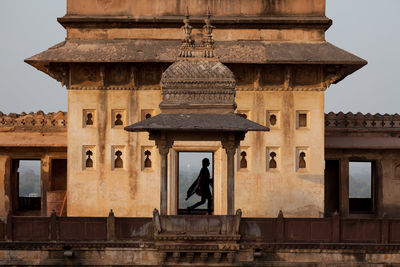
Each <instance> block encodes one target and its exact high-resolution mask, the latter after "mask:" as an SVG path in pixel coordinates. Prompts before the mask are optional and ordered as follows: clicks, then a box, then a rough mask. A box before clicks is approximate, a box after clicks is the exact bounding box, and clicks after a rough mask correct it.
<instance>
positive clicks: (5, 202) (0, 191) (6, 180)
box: [0, 155, 11, 220]
mask: <svg viewBox="0 0 400 267" xmlns="http://www.w3.org/2000/svg"><path fill="white" fill-rule="evenodd" d="M10 170H11V158H10V157H9V156H8V155H1V156H0V218H3V219H4V220H5V218H6V217H7V215H8V212H9V209H10V199H9V196H10V192H9V191H10Z"/></svg>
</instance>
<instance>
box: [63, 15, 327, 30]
mask: <svg viewBox="0 0 400 267" xmlns="http://www.w3.org/2000/svg"><path fill="white" fill-rule="evenodd" d="M57 20H58V22H59V23H60V24H61V25H62V26H63V27H64V28H148V27H154V28H160V25H162V27H164V28H180V27H181V25H182V16H159V17H146V16H138V17H134V18H133V17H127V16H71V15H68V16H64V17H60V18H58V19H57ZM191 24H192V25H193V26H194V27H195V28H200V27H202V26H203V25H204V17H191ZM213 24H214V25H215V26H216V27H217V28H219V29H289V28H316V29H323V30H324V31H326V30H327V29H328V28H329V27H330V26H331V25H332V20H331V19H328V18H327V17H325V16H323V17H321V16H318V17H315V16H309V17H308V16H301V17H300V16H299V17H297V16H281V17H259V16H246V17H214V18H213Z"/></svg>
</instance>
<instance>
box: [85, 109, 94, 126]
mask: <svg viewBox="0 0 400 267" xmlns="http://www.w3.org/2000/svg"><path fill="white" fill-rule="evenodd" d="M95 125H96V112H95V110H94V109H84V110H83V114H82V126H83V128H85V127H94V126H95Z"/></svg>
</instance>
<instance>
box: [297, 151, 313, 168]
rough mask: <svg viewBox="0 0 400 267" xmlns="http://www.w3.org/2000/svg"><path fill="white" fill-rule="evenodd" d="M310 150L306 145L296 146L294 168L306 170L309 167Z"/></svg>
mask: <svg viewBox="0 0 400 267" xmlns="http://www.w3.org/2000/svg"><path fill="white" fill-rule="evenodd" d="M309 154H310V152H309V149H308V148H307V147H297V148H296V170H297V171H307V170H309V168H310V166H309V165H310V160H309V158H310V155H309Z"/></svg>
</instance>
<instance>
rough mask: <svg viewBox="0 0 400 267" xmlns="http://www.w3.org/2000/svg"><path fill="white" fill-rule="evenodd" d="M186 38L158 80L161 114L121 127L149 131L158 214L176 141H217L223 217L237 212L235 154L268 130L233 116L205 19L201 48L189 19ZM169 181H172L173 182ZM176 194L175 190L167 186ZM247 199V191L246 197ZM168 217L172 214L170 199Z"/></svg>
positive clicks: (231, 85)
mask: <svg viewBox="0 0 400 267" xmlns="http://www.w3.org/2000/svg"><path fill="white" fill-rule="evenodd" d="M184 23H185V26H183V27H182V28H183V30H184V32H185V38H184V39H183V41H182V46H181V49H180V54H179V57H178V59H177V61H176V62H175V63H173V64H172V65H171V66H169V67H168V68H167V69H166V70H165V72H164V73H163V75H162V78H161V90H162V92H161V95H162V102H161V103H160V109H161V114H159V115H156V116H154V117H152V118H148V119H145V120H143V121H140V122H138V123H135V124H132V125H130V126H127V127H125V130H127V131H129V132H140V131H147V132H149V138H150V140H154V141H155V143H156V146H157V148H158V150H159V152H160V155H161V182H160V184H161V195H160V201H161V203H160V209H161V215H167V214H168V205H167V203H168V189H167V188H168V167H167V166H168V163H167V160H168V152H169V150H170V149H171V148H172V146H173V144H174V141H221V143H222V147H223V148H224V149H225V151H226V156H227V165H228V166H227V168H226V169H227V175H226V177H227V187H226V188H227V192H226V196H227V198H226V203H227V210H226V214H229V215H233V214H234V210H235V182H234V181H235V158H234V156H235V153H236V151H237V149H238V146H239V144H240V141H242V140H243V139H244V138H245V134H246V133H247V132H248V131H268V130H269V129H268V127H265V126H263V125H260V124H258V123H255V122H252V121H250V120H247V119H246V118H244V117H243V116H242V115H241V114H238V113H236V114H235V113H234V111H235V109H236V107H237V106H236V103H235V95H236V93H235V86H236V81H235V77H234V75H233V73H232V72H231V71H230V70H229V68H228V67H226V66H225V65H224V64H222V63H221V62H220V61H219V60H218V58H217V57H216V56H215V54H214V39H213V33H212V31H213V26H212V25H211V24H210V14H209V13H208V14H207V19H206V20H205V23H206V24H205V26H204V27H203V39H202V41H201V44H195V41H194V40H193V39H192V36H191V32H192V27H191V26H190V25H189V15H188V14H187V15H186V19H185V20H184ZM171 180H172V179H171ZM170 186H171V189H170V192H172V193H171V195H174V193H173V192H174V189H173V188H176V185H174V184H173V183H171V185H170ZM248 193H249V194H251V192H248ZM170 199H171V200H172V201H171V202H173V204H171V205H170V214H176V211H177V207H176V202H175V201H174V200H173V199H174V198H170Z"/></svg>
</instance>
